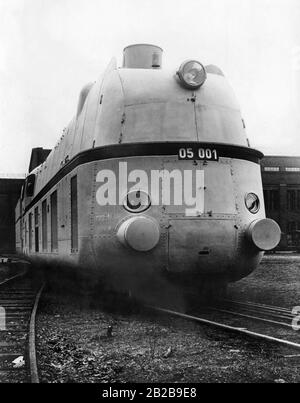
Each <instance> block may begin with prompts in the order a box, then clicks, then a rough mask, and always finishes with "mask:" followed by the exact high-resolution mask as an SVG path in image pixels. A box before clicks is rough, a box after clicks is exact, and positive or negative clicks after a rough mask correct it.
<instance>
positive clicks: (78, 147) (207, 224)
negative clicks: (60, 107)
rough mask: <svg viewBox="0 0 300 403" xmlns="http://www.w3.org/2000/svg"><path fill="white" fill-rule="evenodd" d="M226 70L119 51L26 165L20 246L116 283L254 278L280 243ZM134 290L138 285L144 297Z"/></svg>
mask: <svg viewBox="0 0 300 403" xmlns="http://www.w3.org/2000/svg"><path fill="white" fill-rule="evenodd" d="M262 156H263V155H262V154H261V153H260V152H259V151H256V150H254V149H252V148H250V145H249V141H248V139H247V136H246V131H245V125H244V122H243V119H242V117H241V113H240V110H239V106H238V104H237V101H236V98H235V96H234V94H233V92H232V90H231V88H230V86H229V85H228V83H227V81H226V78H225V77H224V75H223V73H222V71H221V70H220V69H219V68H218V67H216V66H214V65H208V66H203V65H202V64H201V63H200V62H198V61H197V60H187V61H185V62H183V63H182V64H181V66H179V67H177V66H174V67H173V68H171V69H163V68H162V49H161V48H160V47H158V46H154V45H146V44H138V45H131V46H128V47H127V48H125V49H124V58H123V66H122V67H121V68H118V67H117V64H116V61H115V59H113V60H112V61H111V62H110V64H109V65H108V67H107V69H106V71H105V72H104V74H103V75H102V76H101V78H100V79H99V80H98V81H96V82H94V83H89V84H87V85H86V86H85V87H84V88H83V89H82V91H81V93H80V96H79V102H78V108H77V112H76V116H75V117H74V118H73V120H72V121H71V122H70V124H69V126H68V127H67V128H66V129H65V130H64V132H63V135H62V137H61V138H60V139H59V141H58V143H57V144H56V146H55V147H54V148H53V149H52V151H51V152H50V154H49V155H48V157H47V158H46V160H45V161H44V162H43V163H42V164H41V165H39V166H38V167H36V168H35V169H34V170H33V171H32V172H29V174H28V176H27V177H26V180H25V184H24V186H23V189H22V194H21V197H20V200H19V203H18V205H17V208H16V215H17V217H16V229H17V250H18V251H19V252H20V253H21V254H23V255H27V257H28V258H30V259H31V260H32V261H41V262H48V263H49V262H50V263H51V264H62V265H71V267H73V268H74V270H75V269H76V270H79V271H81V272H83V273H84V274H86V275H87V276H89V277H90V278H97V276H99V275H103V274H104V273H105V275H106V276H108V277H109V278H110V279H111V282H112V284H114V285H115V286H117V287H119V288H120V289H128V288H130V289H131V290H134V291H136V290H143V289H145V288H147V287H148V288H152V287H155V286H156V285H157V284H158V283H156V280H155V279H157V278H160V279H164V280H167V281H168V282H170V284H180V286H184V285H188V286H190V285H192V286H194V287H195V288H196V289H197V290H198V291H199V293H200V292H201V290H202V289H204V287H205V286H207V285H209V287H210V288H211V289H218V288H219V287H222V286H223V285H225V284H226V283H228V282H231V281H236V280H238V279H241V278H242V277H244V276H247V275H248V274H249V273H251V272H252V271H253V270H254V269H255V268H256V267H257V265H258V264H259V262H260V260H261V258H262V255H263V251H267V250H270V249H272V248H274V247H275V246H276V245H277V244H278V242H279V240H280V229H279V226H278V225H277V224H276V223H275V222H274V221H273V220H270V219H266V218H265V209H264V200H263V192H262V181H261V174H260V165H259V162H260V159H261V158H262ZM140 294H141V292H140Z"/></svg>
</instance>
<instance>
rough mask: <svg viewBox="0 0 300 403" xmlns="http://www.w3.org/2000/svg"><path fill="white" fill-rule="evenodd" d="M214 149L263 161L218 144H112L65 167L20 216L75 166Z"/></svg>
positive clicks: (246, 151)
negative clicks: (197, 148)
mask: <svg viewBox="0 0 300 403" xmlns="http://www.w3.org/2000/svg"><path fill="white" fill-rule="evenodd" d="M189 147H191V148H195V147H199V148H200V147H202V148H214V149H216V151H217V153H218V156H219V157H227V158H236V159H242V160H246V161H251V162H254V163H256V164H259V161H260V160H261V159H262V158H263V154H262V153H261V152H260V151H257V150H254V149H253V148H248V147H243V146H236V145H231V144H220V143H199V142H196V141H194V142H188V143H187V142H156V143H134V144H132V143H128V144H113V145H109V146H103V147H97V148H92V149H88V150H86V151H82V152H81V153H79V154H77V155H76V156H75V157H73V158H72V159H71V160H70V161H69V162H68V163H67V164H65V165H64V166H63V167H62V168H61V169H60V170H59V171H58V172H57V173H56V174H55V175H54V177H53V178H52V179H50V181H49V182H48V183H47V184H46V185H45V186H44V187H43V189H42V190H41V191H40V192H39V193H38V194H37V195H36V196H35V197H34V198H33V199H32V201H31V202H30V203H29V204H28V206H27V207H26V209H25V211H24V213H26V212H27V211H28V210H30V209H31V208H32V207H33V206H34V205H35V204H36V203H37V202H38V201H39V200H40V199H41V198H42V197H44V196H45V195H46V194H47V193H48V192H49V190H51V188H53V187H54V186H55V185H56V184H57V183H58V182H60V181H61V179H63V178H64V177H65V176H66V175H68V174H69V173H70V172H72V171H73V170H74V169H75V168H76V167H78V166H79V165H83V164H87V163H89V162H94V161H101V160H107V159H113V158H125V157H145V156H159V155H174V156H175V155H178V151H179V149H180V148H189Z"/></svg>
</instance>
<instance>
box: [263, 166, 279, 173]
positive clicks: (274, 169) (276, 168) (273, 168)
mask: <svg viewBox="0 0 300 403" xmlns="http://www.w3.org/2000/svg"><path fill="white" fill-rule="evenodd" d="M264 171H266V172H278V171H279V167H264Z"/></svg>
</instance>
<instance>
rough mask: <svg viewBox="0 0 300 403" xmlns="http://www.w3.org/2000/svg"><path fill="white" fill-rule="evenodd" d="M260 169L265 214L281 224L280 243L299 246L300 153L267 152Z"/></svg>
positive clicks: (286, 245)
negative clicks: (283, 155)
mask: <svg viewBox="0 0 300 403" xmlns="http://www.w3.org/2000/svg"><path fill="white" fill-rule="evenodd" d="M261 172H262V180H263V188H264V198H265V206H266V215H267V217H269V218H273V219H274V220H275V221H277V222H278V224H279V225H280V228H281V231H282V240H281V243H280V246H281V247H283V248H285V247H288V248H293V247H299V248H300V157H281V156H280V157H279V156H266V157H264V159H263V160H262V162H261Z"/></svg>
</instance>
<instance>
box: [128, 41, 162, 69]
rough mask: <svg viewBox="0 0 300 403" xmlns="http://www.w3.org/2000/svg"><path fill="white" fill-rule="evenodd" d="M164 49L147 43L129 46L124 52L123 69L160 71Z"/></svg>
mask: <svg viewBox="0 0 300 403" xmlns="http://www.w3.org/2000/svg"><path fill="white" fill-rule="evenodd" d="M162 52H163V50H162V48H160V47H159V46H156V45H149V44H146V43H143V44H136V45H130V46H127V47H126V48H125V49H124V50H123V67H124V68H126V69H160V68H161V59H162Z"/></svg>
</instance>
